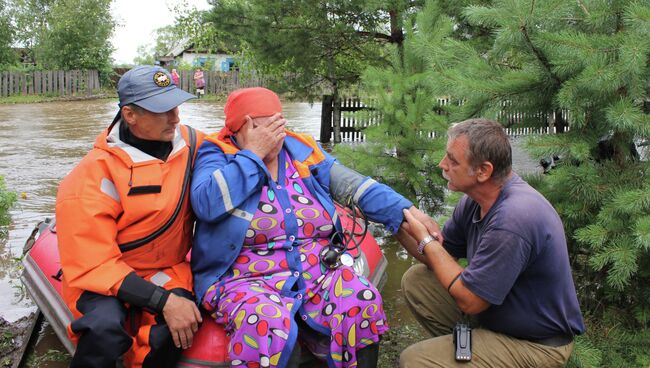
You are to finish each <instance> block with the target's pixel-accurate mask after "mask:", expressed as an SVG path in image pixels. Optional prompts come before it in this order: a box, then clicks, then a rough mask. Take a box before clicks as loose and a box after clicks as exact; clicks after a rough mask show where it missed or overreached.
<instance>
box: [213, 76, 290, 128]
mask: <svg viewBox="0 0 650 368" xmlns="http://www.w3.org/2000/svg"><path fill="white" fill-rule="evenodd" d="M223 112H224V113H225V114H226V126H225V128H224V129H223V130H222V131H221V132H220V133H221V134H220V135H221V136H227V135H231V134H233V133H236V132H237V131H238V130H239V129H240V128H241V127H242V125H244V123H245V122H246V115H248V116H250V117H251V118H259V117H264V116H271V115H273V114H275V113H282V104H281V103H280V98H279V97H278V95H276V94H275V92H273V91H271V90H270V89H266V88H262V87H252V88H241V89H238V90H236V91H234V92H232V93H231V94H230V95H228V99H227V100H226V105H225V106H224V108H223ZM224 130H225V132H224Z"/></svg>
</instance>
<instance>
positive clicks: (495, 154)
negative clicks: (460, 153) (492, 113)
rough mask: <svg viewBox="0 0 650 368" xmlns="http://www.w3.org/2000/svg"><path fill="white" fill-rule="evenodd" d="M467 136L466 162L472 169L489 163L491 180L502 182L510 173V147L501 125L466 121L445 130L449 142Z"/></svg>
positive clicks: (485, 121) (478, 120)
mask: <svg viewBox="0 0 650 368" xmlns="http://www.w3.org/2000/svg"><path fill="white" fill-rule="evenodd" d="M463 135H464V136H467V142H468V145H469V149H468V152H466V154H467V160H468V161H469V164H470V166H471V167H472V169H476V168H478V167H479V166H480V165H481V164H482V163H483V162H485V161H489V162H490V163H491V164H492V166H493V168H494V169H493V171H492V179H493V180H494V181H495V182H497V183H501V182H503V181H504V180H505V179H506V178H507V177H508V175H510V172H511V171H512V147H510V140H509V139H508V135H507V134H506V132H505V131H504V130H503V127H502V126H501V124H499V123H497V122H495V121H492V120H488V119H483V118H479V119H468V120H465V121H461V122H460V123H457V124H454V125H453V126H452V127H451V128H449V130H447V137H448V138H449V140H452V139H456V138H458V137H460V136H463Z"/></svg>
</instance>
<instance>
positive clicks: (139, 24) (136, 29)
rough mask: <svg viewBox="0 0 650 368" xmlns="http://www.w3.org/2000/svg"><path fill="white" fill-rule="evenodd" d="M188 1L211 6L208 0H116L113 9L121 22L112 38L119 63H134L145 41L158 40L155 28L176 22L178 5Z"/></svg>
mask: <svg viewBox="0 0 650 368" xmlns="http://www.w3.org/2000/svg"><path fill="white" fill-rule="evenodd" d="M180 4H186V5H187V6H189V7H196V8H197V9H200V10H206V9H209V8H210V5H209V4H208V2H207V0H113V3H112V4H111V12H112V14H113V18H114V19H115V21H116V22H117V26H116V27H115V31H114V32H113V37H112V38H111V42H112V43H113V47H114V48H115V51H113V59H114V60H115V63H117V64H123V63H124V64H130V63H132V62H133V58H135V57H136V56H137V55H138V53H137V50H138V47H139V46H141V45H148V46H152V45H153V44H154V39H153V31H154V30H156V29H157V28H160V27H164V26H167V25H171V24H174V13H173V11H172V9H174V8H175V7H176V6H177V5H180Z"/></svg>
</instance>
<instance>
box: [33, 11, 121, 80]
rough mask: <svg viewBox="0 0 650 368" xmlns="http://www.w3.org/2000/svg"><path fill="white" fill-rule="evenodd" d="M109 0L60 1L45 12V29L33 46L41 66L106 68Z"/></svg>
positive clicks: (110, 27) (108, 61)
mask: <svg viewBox="0 0 650 368" xmlns="http://www.w3.org/2000/svg"><path fill="white" fill-rule="evenodd" d="M110 4H111V0H61V1H56V2H54V3H53V4H52V5H51V7H50V9H49V12H48V16H47V29H46V30H45V31H44V32H43V34H42V35H41V38H40V39H39V43H38V45H36V47H35V50H36V60H37V62H38V63H39V64H40V65H42V66H43V67H44V68H56V69H58V68H60V69H65V70H69V69H98V70H101V71H108V70H110V66H111V53H112V51H113V47H112V45H111V43H110V37H111V35H112V33H113V28H114V25H115V23H114V21H113V18H112V15H111V13H110Z"/></svg>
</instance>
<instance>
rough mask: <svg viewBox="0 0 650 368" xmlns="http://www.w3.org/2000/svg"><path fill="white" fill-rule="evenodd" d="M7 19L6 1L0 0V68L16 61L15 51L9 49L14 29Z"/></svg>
mask: <svg viewBox="0 0 650 368" xmlns="http://www.w3.org/2000/svg"><path fill="white" fill-rule="evenodd" d="M9 19H10V18H9V11H8V9H7V4H6V1H5V0H0V70H1V69H4V68H6V66H8V65H12V64H15V63H16V61H17V57H16V53H15V52H14V51H13V50H12V49H11V46H12V43H13V40H14V32H15V30H14V26H13V25H12V24H11V22H10V21H9Z"/></svg>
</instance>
